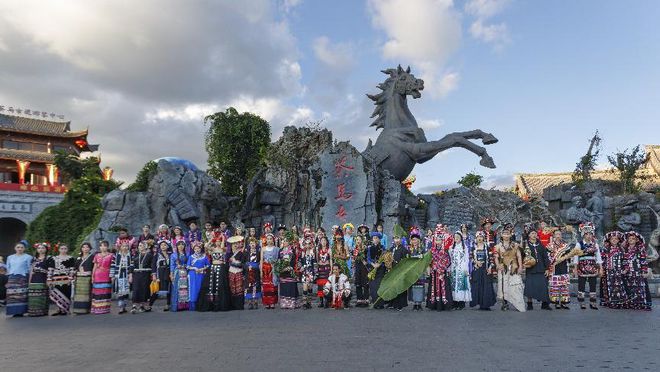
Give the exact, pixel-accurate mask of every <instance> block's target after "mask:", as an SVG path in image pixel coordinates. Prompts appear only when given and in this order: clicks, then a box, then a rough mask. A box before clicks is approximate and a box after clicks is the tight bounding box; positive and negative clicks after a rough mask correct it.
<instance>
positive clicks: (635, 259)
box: [623, 231, 651, 310]
mask: <svg viewBox="0 0 660 372" xmlns="http://www.w3.org/2000/svg"><path fill="white" fill-rule="evenodd" d="M623 251H624V256H625V269H624V277H623V278H624V282H625V284H626V290H627V292H628V303H627V304H626V307H627V308H628V309H633V310H651V296H650V291H649V288H648V286H649V285H648V282H647V280H646V278H647V277H648V275H649V267H648V263H647V261H646V242H645V241H644V237H643V236H642V235H641V234H639V233H638V232H635V231H629V232H627V233H626V242H625V243H624V244H623Z"/></svg>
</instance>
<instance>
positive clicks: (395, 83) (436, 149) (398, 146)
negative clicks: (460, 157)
mask: <svg viewBox="0 0 660 372" xmlns="http://www.w3.org/2000/svg"><path fill="white" fill-rule="evenodd" d="M382 72H383V73H385V74H386V75H389V77H388V78H387V80H385V82H383V83H382V84H379V85H378V88H379V89H381V90H382V92H381V93H379V94H375V95H370V94H367V96H368V97H369V98H370V99H371V100H373V101H374V103H375V105H376V109H375V110H374V112H373V114H372V115H371V117H372V118H373V117H375V118H376V119H375V120H374V122H373V123H372V124H371V126H375V127H376V129H382V130H383V131H382V132H381V133H380V135H379V136H378V139H377V140H376V143H375V144H372V143H371V141H369V144H368V146H367V149H366V150H365V151H364V153H363V154H364V155H365V157H367V158H368V159H369V160H370V161H371V162H372V163H373V164H374V166H375V167H376V168H378V169H379V170H387V171H389V172H390V174H392V176H393V177H394V178H395V179H396V180H398V181H403V180H404V179H405V178H406V177H407V176H408V175H409V174H410V172H411V171H412V169H413V167H414V166H415V164H421V163H424V162H426V161H428V160H431V159H432V158H433V157H434V156H435V155H437V154H438V153H440V152H442V151H445V150H447V149H450V148H454V147H462V148H464V149H466V150H468V151H471V152H473V153H474V154H476V155H477V156H479V157H481V161H480V164H481V165H482V166H484V167H487V168H495V163H494V162H493V159H492V158H491V157H490V155H488V152H487V151H486V149H485V148H484V147H481V146H478V145H476V144H474V143H472V142H471V141H470V140H471V139H480V140H482V143H483V144H484V145H490V144H493V143H496V142H497V141H498V140H497V138H496V137H495V136H493V135H492V134H490V133H485V132H483V131H481V130H478V129H477V130H472V131H468V132H457V133H451V134H448V135H446V136H445V137H444V138H442V139H440V140H437V141H427V139H426V136H425V134H424V130H423V129H421V128H419V127H418V126H417V121H416V120H415V117H414V116H413V114H412V113H411V112H410V109H408V103H407V96H412V97H413V98H420V97H421V96H422V94H421V92H420V91H421V90H423V89H424V81H423V80H422V79H417V78H415V76H414V75H413V74H411V73H410V67H408V68H407V69H406V70H404V69H402V68H401V66H399V67H398V68H391V69H387V70H384V71H382Z"/></svg>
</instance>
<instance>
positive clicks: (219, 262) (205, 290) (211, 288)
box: [197, 235, 231, 311]
mask: <svg viewBox="0 0 660 372" xmlns="http://www.w3.org/2000/svg"><path fill="white" fill-rule="evenodd" d="M226 240H227V239H226V238H225V237H224V235H223V236H222V237H221V238H220V239H219V240H218V241H216V242H215V243H211V244H212V248H211V249H212V251H211V253H210V257H211V261H210V262H211V265H210V266H209V270H208V274H207V275H206V278H204V281H203V282H202V288H201V292H202V293H200V295H199V301H198V303H197V304H198V309H197V310H198V311H228V310H230V308H231V299H230V296H229V266H228V264H227V248H226V245H225V242H226Z"/></svg>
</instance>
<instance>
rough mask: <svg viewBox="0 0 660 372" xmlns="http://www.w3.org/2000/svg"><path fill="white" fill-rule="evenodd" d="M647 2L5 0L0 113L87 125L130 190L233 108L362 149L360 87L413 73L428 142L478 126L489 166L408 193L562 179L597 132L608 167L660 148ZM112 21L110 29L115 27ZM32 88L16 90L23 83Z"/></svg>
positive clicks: (456, 158)
mask: <svg viewBox="0 0 660 372" xmlns="http://www.w3.org/2000/svg"><path fill="white" fill-rule="evenodd" d="M658 19H660V2H657V1H634V2H624V1H603V0H601V1H595V0H594V1H586V0H585V1H553V2H541V1H521V0H465V1H451V0H368V1H348V0H341V1H331V2H325V1H311V0H286V1H269V0H255V1H249V2H234V1H229V0H222V1H216V2H210V3H206V2H205V3H202V2H184V3H182V2H176V1H155V0H146V1H144V2H140V3H134V2H130V1H116V2H88V1H75V0H70V1H63V2H61V3H58V4H53V3H48V4H44V3H41V2H38V1H12V0H9V1H6V2H3V3H2V4H0V105H6V106H15V107H24V108H31V109H42V110H48V111H54V112H57V113H63V114H66V115H67V117H68V119H70V120H71V121H72V124H73V127H74V129H78V128H80V127H84V126H87V125H89V127H90V133H91V134H90V139H91V140H92V141H93V142H98V143H101V149H102V150H101V151H102V157H103V161H104V165H109V166H111V167H113V168H115V171H116V173H115V174H116V175H117V177H118V178H120V179H123V180H126V181H130V180H131V179H132V178H133V177H134V175H135V173H136V172H137V170H139V168H140V167H141V165H142V164H143V163H144V162H146V161H148V160H150V159H154V158H158V157H162V156H181V157H185V158H189V159H191V160H193V161H194V162H196V163H197V164H199V165H200V166H202V167H204V165H205V161H206V154H205V152H204V149H203V146H202V140H203V131H204V126H203V124H202V123H201V117H203V116H204V115H205V114H209V113H212V112H214V111H217V110H221V109H224V108H225V107H227V106H229V105H233V106H236V107H237V108H238V109H239V110H244V111H252V112H256V113H258V114H260V115H262V116H263V117H264V118H266V119H267V120H269V121H270V122H271V125H272V126H273V131H274V137H276V136H277V135H279V133H280V132H281V129H282V128H283V127H284V126H285V125H288V124H298V125H300V124H304V123H305V122H308V121H313V120H323V124H324V125H325V126H327V127H328V128H330V129H332V130H333V131H334V132H335V137H336V138H337V139H340V140H350V141H351V142H352V143H353V144H354V145H355V146H356V147H358V149H360V150H361V149H363V148H364V146H365V145H366V141H367V139H368V138H372V139H374V140H375V138H376V137H377V134H378V133H377V132H376V131H375V130H374V129H373V128H370V127H369V124H370V123H371V120H370V119H369V115H370V114H371V111H372V106H371V102H370V101H369V100H368V99H367V98H366V97H365V93H373V92H375V91H376V88H375V86H376V84H378V83H380V82H382V81H383V80H384V77H385V75H383V74H381V73H380V72H379V70H381V69H383V68H387V67H393V66H396V65H397V64H399V63H400V64H402V65H404V66H406V65H410V66H411V68H412V69H413V73H414V74H415V75H416V76H417V77H420V78H423V79H424V80H425V81H426V88H425V90H424V91H423V92H422V98H421V99H418V100H412V99H411V100H410V101H409V102H410V106H411V110H412V112H413V114H415V116H416V118H417V120H418V122H419V123H420V125H422V126H423V127H424V128H425V131H426V135H427V138H428V139H429V140H432V139H437V138H440V137H442V136H444V135H445V134H447V133H449V132H453V131H464V130H470V129H475V128H480V129H483V130H485V131H490V132H492V133H494V134H495V135H496V136H497V137H498V138H499V139H500V142H499V143H498V144H496V145H492V146H489V147H488V150H489V152H490V153H491V155H492V156H493V157H494V159H495V162H496V164H497V166H498V168H497V169H495V170H489V169H486V168H482V167H480V166H479V165H478V162H479V159H478V158H477V157H476V156H474V155H473V154H471V153H469V152H467V151H465V150H462V149H456V150H451V151H448V152H446V153H443V154H440V155H438V156H437V157H436V158H435V159H433V160H431V161H429V162H427V163H425V164H423V165H418V166H417V167H416V168H415V170H414V171H413V173H415V174H416V176H417V182H416V183H415V186H414V191H418V192H430V191H433V190H436V189H438V188H442V187H446V185H448V184H452V183H454V182H455V181H457V180H458V179H459V178H460V177H461V176H462V175H463V174H465V173H467V172H470V171H476V172H478V173H479V174H481V175H483V176H484V177H486V180H487V182H486V184H487V185H488V186H492V185H502V184H509V183H511V182H512V175H513V174H514V173H518V172H559V171H570V170H572V169H573V167H574V166H575V163H576V161H577V160H578V158H579V157H580V156H581V155H582V154H583V153H584V151H585V150H586V147H587V145H588V139H589V138H590V137H591V135H592V134H593V132H594V131H595V130H596V129H598V130H599V131H600V132H601V135H602V137H603V139H604V141H603V156H602V159H601V163H602V164H601V165H602V166H605V165H606V159H605V156H604V155H607V154H610V153H612V152H614V151H615V150H617V149H624V148H628V147H633V146H635V145H637V144H651V143H654V144H658V143H660V136H659V135H658V130H657V126H658V121H659V119H660V105H658V102H660V48H659V47H658V46H659V45H660V32H658V26H657V20H658ZM119 25H121V27H120V26H119ZM26 87H29V89H26Z"/></svg>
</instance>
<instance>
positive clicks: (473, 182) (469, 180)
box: [458, 172, 484, 188]
mask: <svg viewBox="0 0 660 372" xmlns="http://www.w3.org/2000/svg"><path fill="white" fill-rule="evenodd" d="M483 180H484V178H483V176H481V175H478V174H476V173H472V172H470V173H468V174H466V175H465V176H463V178H461V179H460V180H458V184H459V185H461V186H463V187H467V188H473V187H479V186H480V185H481V182H483Z"/></svg>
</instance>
